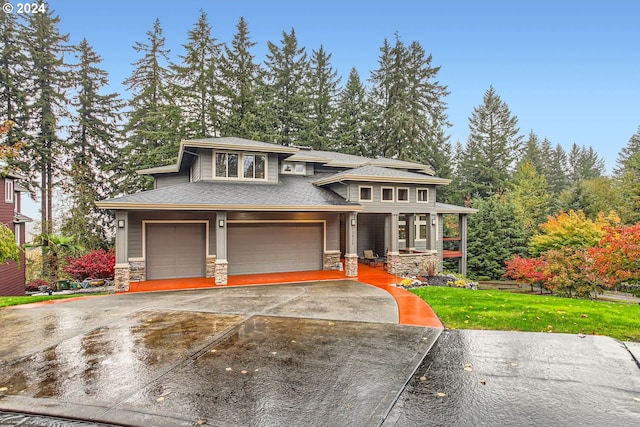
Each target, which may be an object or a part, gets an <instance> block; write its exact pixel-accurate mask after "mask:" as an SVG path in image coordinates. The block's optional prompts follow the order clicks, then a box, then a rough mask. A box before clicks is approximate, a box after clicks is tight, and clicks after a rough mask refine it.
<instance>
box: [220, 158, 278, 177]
mask: <svg viewBox="0 0 640 427" xmlns="http://www.w3.org/2000/svg"><path fill="white" fill-rule="evenodd" d="M214 156H215V160H214V161H215V171H214V177H215V178H232V179H266V177H267V173H266V170H267V156H266V154H248V153H225V152H216V153H215V154H214Z"/></svg>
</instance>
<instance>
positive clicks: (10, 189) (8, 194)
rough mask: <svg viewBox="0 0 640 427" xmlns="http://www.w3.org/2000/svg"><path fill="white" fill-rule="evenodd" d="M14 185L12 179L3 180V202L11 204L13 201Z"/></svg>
mask: <svg viewBox="0 0 640 427" xmlns="http://www.w3.org/2000/svg"><path fill="white" fill-rule="evenodd" d="M14 191H15V185H14V182H13V179H11V178H5V181H4V201H5V202H7V203H13V202H14V200H15V197H14V194H13V193H14Z"/></svg>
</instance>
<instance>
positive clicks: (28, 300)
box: [0, 294, 97, 308]
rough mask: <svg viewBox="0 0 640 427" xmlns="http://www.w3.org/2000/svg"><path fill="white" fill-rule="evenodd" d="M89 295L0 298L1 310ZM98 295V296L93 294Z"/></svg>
mask: <svg viewBox="0 0 640 427" xmlns="http://www.w3.org/2000/svg"><path fill="white" fill-rule="evenodd" d="M86 295H87V294H82V295H80V294H65V295H34V296H20V297H0V308H2V307H9V306H11V305H21V304H32V303H34V302H41V301H50V300H54V299H62V298H78V297H80V296H86ZM92 295H97V294H92Z"/></svg>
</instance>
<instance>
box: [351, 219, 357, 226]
mask: <svg viewBox="0 0 640 427" xmlns="http://www.w3.org/2000/svg"><path fill="white" fill-rule="evenodd" d="M351 225H352V226H353V227H355V226H356V219H355V218H351Z"/></svg>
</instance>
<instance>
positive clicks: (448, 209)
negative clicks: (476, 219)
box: [436, 203, 478, 214]
mask: <svg viewBox="0 0 640 427" xmlns="http://www.w3.org/2000/svg"><path fill="white" fill-rule="evenodd" d="M436 212H437V213H441V214H447V213H451V214H474V213H477V212H478V210H477V209H473V208H467V207H465V206H456V205H449V204H447V203H436Z"/></svg>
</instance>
